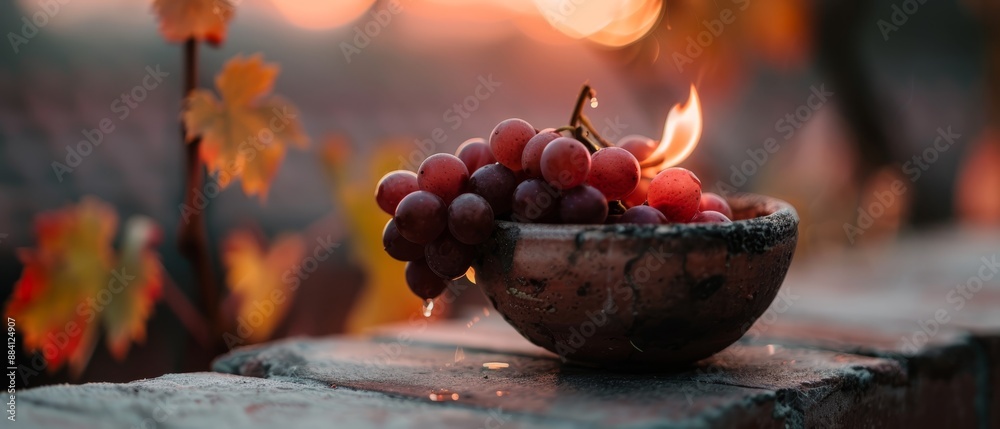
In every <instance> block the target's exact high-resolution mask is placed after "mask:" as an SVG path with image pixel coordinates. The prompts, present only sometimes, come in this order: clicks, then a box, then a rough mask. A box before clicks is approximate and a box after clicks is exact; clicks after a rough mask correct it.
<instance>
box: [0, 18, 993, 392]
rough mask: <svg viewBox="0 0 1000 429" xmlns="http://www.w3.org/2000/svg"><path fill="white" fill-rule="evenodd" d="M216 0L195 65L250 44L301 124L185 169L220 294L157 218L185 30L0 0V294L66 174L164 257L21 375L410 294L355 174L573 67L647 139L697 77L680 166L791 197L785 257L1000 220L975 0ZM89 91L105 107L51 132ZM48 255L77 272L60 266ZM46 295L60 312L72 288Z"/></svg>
mask: <svg viewBox="0 0 1000 429" xmlns="http://www.w3.org/2000/svg"><path fill="white" fill-rule="evenodd" d="M236 3H237V4H236V7H235V15H234V16H233V18H232V20H231V21H230V22H229V26H228V31H227V32H226V33H227V34H226V37H225V41H224V42H223V43H221V45H220V46H219V47H217V48H216V47H211V46H209V45H203V47H202V49H201V50H200V51H199V53H198V60H199V68H198V73H197V76H196V77H197V82H198V86H199V87H202V88H206V89H213V90H214V83H213V82H214V79H215V76H216V75H217V74H218V72H219V71H220V70H221V69H222V67H223V65H224V64H225V63H226V61H227V60H229V59H230V58H232V57H234V56H236V55H238V54H244V55H251V54H255V53H261V54H262V55H263V58H264V60H265V61H267V62H271V63H276V64H278V65H279V66H280V74H279V75H278V76H277V80H276V83H275V88H274V92H275V93H276V94H280V95H281V96H283V97H284V98H285V99H287V100H289V101H290V102H291V103H293V104H294V105H295V106H297V107H298V110H299V112H300V113H299V117H298V119H299V120H300V121H301V123H302V125H303V127H304V131H305V134H307V135H308V137H309V140H310V144H309V146H308V147H307V148H305V149H301V150H300V149H296V148H291V149H289V150H288V152H287V153H286V154H285V156H284V158H283V160H281V162H280V167H279V168H278V171H277V174H276V176H275V177H274V178H273V180H272V181H271V183H270V190H269V191H268V192H267V193H266V195H265V196H261V197H258V196H248V195H245V194H244V193H243V192H241V190H240V186H239V185H234V186H229V187H227V188H226V189H225V190H222V191H219V192H218V193H217V194H216V193H215V192H207V191H208V189H206V193H207V194H211V195H208V196H207V197H206V198H205V201H206V203H205V205H204V207H203V209H202V213H203V214H204V217H205V223H206V226H207V234H208V244H209V246H208V249H209V253H210V255H209V256H210V264H211V267H212V273H213V276H214V282H215V283H217V284H218V285H219V286H218V291H217V292H218V294H219V295H220V296H221V298H220V299H219V305H218V307H219V308H218V309H215V311H217V312H218V317H217V318H216V319H215V321H209V319H208V318H206V316H205V314H206V311H205V309H204V308H202V305H203V302H202V297H203V295H202V294H201V293H200V291H199V290H198V287H197V281H196V274H195V272H194V270H193V269H192V267H191V265H190V264H189V263H188V262H187V261H186V260H185V258H184V257H183V256H182V255H181V253H180V252H179V251H178V247H177V240H176V237H177V234H178V231H179V229H180V228H181V226H182V225H181V224H182V222H183V220H182V219H183V215H184V210H183V206H182V203H183V202H184V183H185V152H184V145H183V140H182V138H181V131H180V122H179V119H180V109H181V106H182V99H183V96H184V87H183V84H184V78H183V75H184V70H183V62H182V59H183V49H182V45H181V44H177V43H169V42H167V41H165V40H164V38H163V37H161V35H160V32H159V31H158V27H159V24H158V22H157V17H156V15H155V14H154V13H153V7H152V4H151V2H148V1H134V0H130V1H126V0H89V1H86V2H83V1H72V0H68V1H67V0H62V1H59V0H16V1H9V2H3V3H2V4H0V29H2V30H4V33H5V34H6V36H7V37H6V41H7V42H8V45H9V46H3V47H0V52H3V53H2V56H0V96H2V97H0V295H2V296H4V297H7V298H6V299H5V301H7V302H8V304H7V305H8V306H9V305H10V304H9V303H10V302H11V301H13V298H12V294H13V293H14V288H15V284H16V283H17V282H18V280H19V279H23V278H24V277H25V276H27V275H29V274H30V273H29V272H28V271H29V270H26V269H25V267H26V265H25V264H26V262H25V257H24V256H23V251H20V250H18V249H25V248H35V247H36V246H38V243H39V240H40V239H39V237H40V236H44V234H45V231H44V229H45V228H44V227H39V226H38V225H39V223H38V222H39V219H40V217H44V216H40V215H42V214H45V213H50V214H51V213H59V211H60V210H62V211H63V212H62V213H66V210H71V209H72V208H73V207H77V206H76V205H77V204H82V203H81V201H83V200H85V197H87V198H96V199H99V200H100V201H103V202H104V203H106V204H107V206H104V207H105V208H109V209H110V211H111V213H112V214H107V213H105V215H103V216H104V217H105V218H107V217H116V218H117V222H116V223H114V225H113V226H112V227H111V229H112V230H113V231H112V232H110V237H112V248H113V249H119V250H120V251H122V252H124V250H123V249H128V248H129V246H130V244H131V243H132V241H130V238H131V237H133V235H130V232H131V231H146V230H143V229H141V228H139V229H130V227H128V226H126V220H127V219H131V218H133V216H143V217H147V218H149V219H151V220H152V224H155V225H156V227H155V228H154V229H155V230H158V231H159V234H149V235H143V233H142V232H139V233H137V234H139V235H137V236H135V237H143V238H149V240H150V241H149V243H150V244H155V247H152V248H150V249H148V250H150V251H155V255H156V258H157V259H158V261H159V262H157V264H160V263H161V264H162V274H163V275H162V278H163V280H162V285H160V286H159V288H158V290H159V292H158V294H156V296H151V297H150V299H149V300H148V301H149V302H147V303H146V305H148V306H149V308H148V309H145V310H137V312H138V313H143V317H140V319H144V318H145V317H148V322H147V323H145V324H144V329H145V331H144V335H140V334H139V333H137V332H138V331H142V330H143V327H142V326H139V327H138V328H135V327H133V328H135V329H136V331H133V334H134V335H132V337H131V338H132V339H135V340H136V341H135V343H134V344H132V345H131V346H130V347H126V350H125V351H122V350H120V349H117V348H115V347H113V346H110V345H109V347H105V346H104V345H103V344H104V339H105V337H106V336H108V335H111V333H108V332H105V331H94V333H93V334H92V335H93V338H90V337H89V336H88V335H84V339H83V340H81V341H83V342H87V341H89V343H87V344H89V349H87V347H88V346H87V344H84V345H83V346H81V347H82V348H83V349H86V350H83V351H80V352H79V353H78V354H77V355H76V357H77V358H79V359H77V362H76V364H71V365H52V364H49V363H45V362H44V356H42V357H41V360H39V355H38V354H35V353H28V352H26V351H25V350H24V349H23V348H20V347H19V349H18V351H19V353H21V355H20V356H19V358H18V359H19V362H32V361H34V362H35V363H36V364H37V363H38V362H42V363H41V364H37V365H35V366H34V369H35V370H37V372H38V374H37V376H34V377H33V378H30V379H29V380H28V384H29V385H31V386H35V385H41V384H48V383H54V382H85V381H127V380H134V379H138V378H143V377H152V376H156V375H159V374H162V373H165V372H176V371H190V370H200V369H206V368H207V365H208V362H209V361H210V359H211V358H212V356H215V355H217V354H218V353H219V352H222V351H225V350H226V348H228V347H232V346H238V345H244V344H249V343H253V342H259V341H266V340H268V339H273V338H282V337H287V336H293V335H324V334H332V333H345V332H350V333H359V332H365V331H366V330H368V329H370V328H372V327H374V326H377V325H380V324H384V323H392V322H399V321H406V320H408V319H412V318H413V317H414V316H415V315H417V316H418V315H419V313H420V303H419V300H417V299H416V298H414V297H412V295H411V294H410V292H409V291H408V290H407V288H406V286H405V284H404V282H403V281H402V272H403V264H402V263H398V262H395V261H393V260H391V259H389V258H388V257H387V256H385V255H384V254H383V252H382V249H381V245H380V244H379V241H378V240H379V237H380V235H381V229H382V226H383V225H384V223H385V221H386V220H387V219H388V216H387V215H385V214H384V213H382V212H381V211H379V209H378V207H377V206H376V205H375V202H374V199H373V197H372V196H373V190H374V186H375V183H376V181H377V180H378V179H379V177H381V176H382V174H384V173H386V172H388V171H390V170H395V169H399V168H409V169H414V168H415V167H416V165H418V163H419V162H420V160H422V159H423V158H424V157H426V156H427V155H429V154H430V153H433V152H454V151H455V149H456V148H457V147H458V146H459V144H461V143H462V142H463V141H464V140H466V139H469V138H473V137H487V136H488V134H489V133H490V131H491V130H492V128H493V126H494V125H496V123H497V122H499V121H501V120H503V119H506V118H509V117H519V118H522V119H525V120H527V121H528V122H530V123H532V124H533V125H534V126H535V127H537V128H544V127H558V126H562V125H566V123H567V120H568V119H569V117H570V114H571V110H572V108H573V105H574V102H575V99H576V96H577V94H578V92H579V90H580V87H581V85H582V84H584V83H585V82H589V83H590V84H591V85H592V86H593V87H594V88H595V89H596V91H597V94H598V95H597V98H598V100H599V103H597V104H598V105H597V107H596V108H588V109H587V115H588V116H590V117H591V118H592V119H593V121H594V122H595V124H596V125H597V127H598V128H599V129H600V130H601V132H602V134H603V135H604V137H605V138H608V139H609V140H617V139H618V138H621V137H624V136H626V135H629V134H641V135H646V136H650V137H652V138H654V139H659V138H660V136H661V135H662V132H663V126H664V120H665V118H666V116H667V112H668V111H669V110H670V108H671V107H672V106H674V105H675V104H677V103H683V102H684V101H685V100H687V98H688V91H689V88H690V86H691V85H692V84H694V86H695V87H696V88H697V92H698V94H699V95H700V99H701V107H702V112H701V114H702V117H703V123H704V131H703V133H702V136H701V139H700V141H699V145H698V147H697V148H696V149H695V150H694V153H693V155H692V156H691V157H690V158H689V159H687V160H686V161H685V162H684V163H683V164H682V166H684V167H687V168H689V169H691V170H693V171H694V172H695V173H696V174H698V176H699V177H700V178H701V180H702V183H703V185H704V188H705V190H706V191H714V192H718V193H723V194H724V193H728V192H734V191H752V192H758V193H763V194H768V195H774V196H777V197H779V198H783V199H785V200H787V201H789V202H791V203H792V204H793V205H794V206H795V207H796V209H797V210H798V211H799V214H800V216H801V217H802V224H801V226H800V241H799V254H798V255H797V256H796V258H797V262H799V263H802V261H803V260H805V261H808V260H809V259H810V258H817V257H818V255H827V254H830V253H831V252H833V253H851V252H855V251H857V250H858V249H872V248H876V249H878V248H884V249H885V251H886V252H891V251H892V247H891V245H892V243H894V242H895V241H896V240H898V239H899V237H900V236H904V235H908V234H921V233H925V232H926V231H929V230H932V231H936V230H953V229H961V230H966V229H970V228H981V227H983V226H987V227H990V226H992V227H993V228H995V227H996V226H997V225H1000V168H998V166H1000V134H998V132H1000V129H998V126H1000V82H998V79H1000V45H998V43H1000V33H998V30H997V29H996V26H995V23H996V22H997V19H1000V6H998V5H997V4H996V3H995V2H991V1H988V0H968V1H949V0H940V1H938V0H933V1H926V2H919V1H917V0H906V1H904V0H876V1H863V0H808V1H806V0H802V1H793V0H717V1H711V2H709V1H700V0H677V1H675V0H605V1H598V0H398V1H385V0H337V1H324V0H300V1H278V0H242V1H239V2H236ZM39 13H41V14H43V15H41V16H43V17H44V18H45V19H44V24H42V23H41V22H42V21H41V20H40V19H38V18H37V17H38V16H40V15H38V14H39ZM29 21H31V22H30V23H29ZM32 24H33V25H32ZM32 27H33V28H34V30H32ZM150 69H152V70H159V71H160V74H159V76H160V78H161V79H162V81H161V82H158V84H157V85H156V86H155V87H154V88H149V86H151V85H147V86H146V87H145V88H146V90H144V91H141V93H143V94H146V95H143V96H142V97H139V98H142V99H141V100H131V101H132V102H130V103H125V102H124V101H122V96H123V95H125V94H132V95H135V94H136V93H135V91H134V88H136V87H137V86H140V85H143V83H144V79H146V80H145V82H146V83H149V82H151V81H150V80H149V79H148V78H147V76H149V75H150V73H151V72H150ZM154 80H155V79H154ZM105 119H108V120H109V121H110V122H111V123H113V125H114V130H113V131H112V132H107V133H102V134H104V136H103V138H102V139H101V140H100V144H98V145H96V146H94V147H93V150H92V152H90V153H87V154H81V157H80V158H79V159H73V160H71V159H69V158H68V157H70V152H72V149H70V148H72V147H76V145H77V142H79V141H81V140H82V139H85V138H86V136H87V134H86V133H87V132H88V131H89V130H94V129H100V128H101V127H103V126H104V125H102V122H103V121H104V120H105ZM91 134H92V132H91ZM77 161H79V162H77ZM54 163H60V164H62V167H60V166H58V165H56V164H54ZM63 167H67V168H63ZM211 180H212V179H209V181H210V182H211ZM890 197H891V198H890ZM129 225H131V226H134V225H133V224H129ZM151 230H152V229H151ZM154 238H159V240H154ZM322 255H329V257H320V256H322ZM310 256H313V259H312V261H311V262H310V261H309V260H308V259H309V257H310ZM61 263H62V262H61ZM793 269H794V267H793ZM289 273H291V274H289ZM238 274H239V275H238ZM248 277H249V278H250V280H248V279H247V278H248ZM247 281H249V282H252V283H254V285H252V286H246V285H245V282H247ZM64 283H66V284H65V285H64V286H63V287H67V288H72V287H74V281H73V279H72V278H71V279H68V280H66V282H64ZM293 285H294V286H293ZM463 290H464V292H461V293H456V294H454V295H457V299H454V300H449V301H451V302H442V303H440V308H444V310H442V311H439V312H438V314H439V315H438V316H435V317H447V316H448V315H455V314H462V313H463V312H464V311H466V310H467V309H473V310H475V311H480V309H482V308H484V306H485V305H487V304H485V300H484V299H483V297H482V296H481V294H480V293H479V292H478V291H476V290H475V288H474V287H467V288H465V289H463ZM248 291H249V292H248ZM275 291H277V292H275ZM35 292H36V293H39V294H42V293H44V292H45V291H35ZM25 293H27V292H25ZM49 293H50V294H55V293H58V292H52V291H49ZM254 293H256V294H258V295H253V294H254ZM269 293H279V294H281V296H282V299H281V300H280V302H278V301H279V300H269V301H267V302H265V304H268V303H270V304H273V305H274V308H273V310H270V311H268V310H267V309H266V308H264V309H261V308H260V307H259V306H258V307H251V306H249V305H248V303H249V302H251V300H250V298H248V297H253V296H256V297H260V296H268V295H267V294H269ZM121 296H124V295H121ZM46 299H55V298H52V296H51V295H50V296H49V297H48V298H46ZM111 299H112V300H114V299H119V301H120V300H121V299H120V298H115V297H112V298H111ZM130 299H131V298H130ZM141 301H142V300H138V301H136V302H141ZM253 302H254V303H257V302H258V301H253ZM261 302H264V301H261ZM73 304H74V303H70V304H69V305H70V308H72V305H73ZM265 307H266V305H265ZM8 308H9V307H8ZM129 308H145V307H143V305H142V304H135V305H133V306H130V307H129ZM53 311H55V310H53ZM254 311H257V313H254ZM146 313H148V314H146ZM486 313H488V312H486ZM262 314H264V316H261V315H262ZM38 317H41V318H42V319H44V317H42V316H38ZM51 317H52V319H53V320H58V321H59V324H60V326H61V323H63V322H62V321H63V319H65V318H66V317H67V316H65V315H61V314H52V315H51ZM254 317H258V318H260V317H264V318H265V319H267V321H266V322H259V321H257V322H255V321H253V320H249V319H248V318H251V319H252V318H254ZM241 318H242V319H241ZM39 320H41V319H39ZM46 320H47V319H46ZM241 320H242V321H241ZM248 320H249V321H248ZM19 323H21V325H20V326H21V328H20V329H23V328H24V325H23V324H24V323H27V322H23V321H22V322H19ZM38 323H39V324H41V325H44V323H42V322H38ZM86 323H94V322H91V321H86ZM241 324H242V328H241ZM248 324H249V325H253V326H252V327H253V328H254V329H249V331H252V332H249V331H248V330H247V329H243V328H246V327H247V325H248ZM111 326H113V324H111ZM206 332H211V333H213V334H211V335H206ZM218 332H222V333H224V334H223V340H222V341H219V340H218V336H217V334H216V333H218ZM227 334H228V336H226V335H227ZM43 337H44V336H43ZM143 337H144V340H143ZM206 337H210V338H206ZM50 341H52V342H55V343H59V342H60V339H59V338H58V335H56V336H55V337H52V339H51V340H50ZM18 344H23V342H22V341H19V342H18ZM109 344H110V340H109ZM57 345H58V344H57ZM74 347H75V346H74ZM41 354H42V355H44V352H43V353H41Z"/></svg>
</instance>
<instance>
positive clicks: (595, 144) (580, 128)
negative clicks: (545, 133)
mask: <svg viewBox="0 0 1000 429" xmlns="http://www.w3.org/2000/svg"><path fill="white" fill-rule="evenodd" d="M594 97H597V91H594V88H591V86H590V84H589V83H584V84H583V88H581V89H580V96H579V97H577V99H576V105H575V106H574V107H573V115H572V116H570V118H569V127H570V128H569V129H571V130H573V136H574V137H576V139H577V140H580V141H581V142H582V143H584V144H586V145H587V150H589V151H590V153H594V152H597V151H598V150H601V149H602V148H606V147H611V146H613V145H612V144H611V143H609V142H608V141H607V140H605V139H604V137H601V135H600V134H599V133H598V132H597V128H596V127H594V124H593V123H592V122H590V118H588V117H587V115H586V114H584V113H583V106H584V105H586V103H587V100H590V99H592V98H594ZM565 128H566V127H560V128H559V130H565V131H568V130H569V129H565ZM584 129H586V132H585V131H584ZM587 132H589V135H588V133H587Z"/></svg>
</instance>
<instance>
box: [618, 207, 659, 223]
mask: <svg viewBox="0 0 1000 429" xmlns="http://www.w3.org/2000/svg"><path fill="white" fill-rule="evenodd" d="M618 223H639V224H663V223H667V217H666V216H664V215H663V213H660V211H659V210H657V209H654V208H652V207H650V206H635V207H632V208H630V209H628V210H625V214H623V215H622V217H621V219H618Z"/></svg>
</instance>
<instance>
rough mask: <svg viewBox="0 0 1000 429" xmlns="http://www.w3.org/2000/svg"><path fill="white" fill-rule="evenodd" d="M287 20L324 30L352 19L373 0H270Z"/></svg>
mask: <svg viewBox="0 0 1000 429" xmlns="http://www.w3.org/2000/svg"><path fill="white" fill-rule="evenodd" d="M271 3H272V4H273V5H274V7H275V8H276V9H278V12H280V13H281V15H282V16H284V17H285V18H286V19H288V21H289V22H291V23H292V24H295V25H297V26H299V27H302V28H306V29H310V30H324V29H328V28H333V27H338V26H341V25H344V24H346V23H348V22H351V21H353V20H354V19H356V18H357V17H359V16H361V14H363V13H365V12H366V11H368V9H369V8H371V6H372V4H374V3H375V0H337V1H328V0H295V1H284V0H272V1H271Z"/></svg>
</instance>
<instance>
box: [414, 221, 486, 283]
mask: <svg viewBox="0 0 1000 429" xmlns="http://www.w3.org/2000/svg"><path fill="white" fill-rule="evenodd" d="M475 256H476V252H475V248H473V247H472V246H470V245H468V244H465V243H462V242H461V241H458V240H456V239H455V237H452V236H451V234H448V233H444V234H441V236H440V237H438V238H437V239H436V240H434V241H432V242H431V243H430V244H428V245H427V247H425V248H424V259H425V260H426V261H427V266H428V267H430V269H431V271H433V272H434V274H437V275H438V277H441V278H444V279H449V280H454V279H457V278H459V277H462V276H463V275H465V272H466V271H469V267H470V266H472V259H473V258H475Z"/></svg>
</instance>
